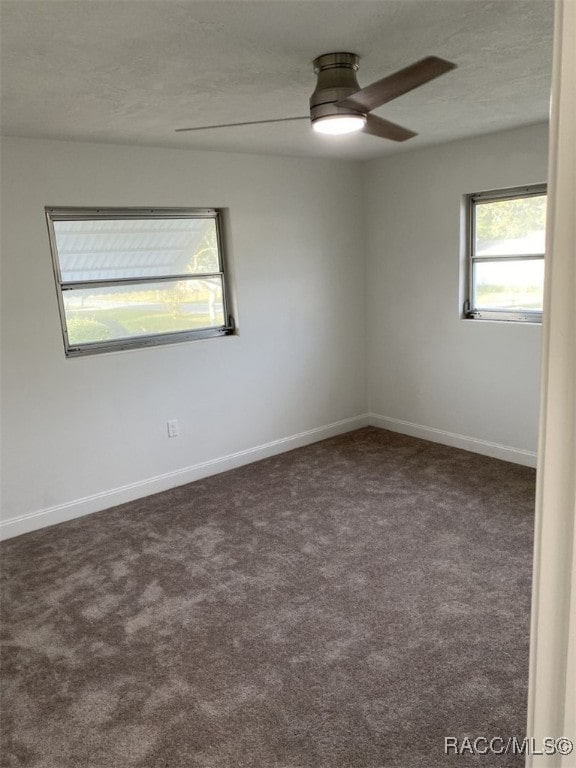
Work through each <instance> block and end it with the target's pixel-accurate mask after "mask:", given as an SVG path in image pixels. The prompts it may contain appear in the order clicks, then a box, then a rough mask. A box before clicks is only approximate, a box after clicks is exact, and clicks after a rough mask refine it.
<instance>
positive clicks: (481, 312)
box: [462, 183, 548, 323]
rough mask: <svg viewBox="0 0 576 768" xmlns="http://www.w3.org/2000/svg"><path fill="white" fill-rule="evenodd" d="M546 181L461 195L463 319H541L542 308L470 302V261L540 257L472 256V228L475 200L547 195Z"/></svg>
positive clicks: (535, 257)
mask: <svg viewBox="0 0 576 768" xmlns="http://www.w3.org/2000/svg"><path fill="white" fill-rule="evenodd" d="M547 194H548V190H547V184H545V183H542V184H530V185H526V186H522V187H512V188H509V189H496V190H490V191H486V192H474V193H472V194H469V195H466V196H465V205H466V272H465V286H466V296H465V300H464V303H463V306H462V316H463V318H464V319H467V320H498V321H505V322H517V323H542V310H529V309H525V310H520V311H518V310H506V309H478V308H476V307H473V306H472V298H473V296H474V288H475V286H474V265H475V264H476V263H480V262H496V263H502V262H503V261H532V260H534V261H540V260H542V261H544V263H546V253H545V252H544V253H542V254H540V253H538V254H516V255H510V256H475V247H476V231H475V215H474V212H475V204H476V203H478V202H480V203H489V202H498V201H500V200H514V199H520V198H527V197H538V196H542V195H547Z"/></svg>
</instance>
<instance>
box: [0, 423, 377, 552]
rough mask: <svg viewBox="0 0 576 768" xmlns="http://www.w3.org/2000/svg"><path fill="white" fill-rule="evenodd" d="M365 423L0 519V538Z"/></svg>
mask: <svg viewBox="0 0 576 768" xmlns="http://www.w3.org/2000/svg"><path fill="white" fill-rule="evenodd" d="M366 426H368V414H362V415H360V416H353V417H352V418H349V419H342V420H341V421H335V422H333V423H332V424H326V425H325V426H323V427H316V428H315V429H308V430H306V431H305V432H298V434H295V435H289V436H288V437H282V438H280V439H279V440H272V441H271V442H269V443H265V444H263V445H257V446H254V447H253V448H246V449H245V450H242V451H237V452H236V453H230V454H228V455H226V456H221V457H219V458H217V459H210V460H208V461H203V462H200V463H199V464H193V465H192V466H190V467H184V468H183V469H178V470H176V471H174V472H166V473H165V474H163V475H157V476H156V477H150V478H147V479H146V480H140V481H138V482H136V483H130V484H128V485H123V486H121V487H119V488H112V489H111V490H109V491H102V492H101V493H95V494H93V495H91V496H85V497H84V498H81V499H75V500H74V501H69V502H66V503H65V504H58V505H57V506H54V507H49V508H47V509H41V510H38V511H36V512H30V513H28V514H26V515H20V516H19V517H13V518H9V519H7V520H2V521H1V522H0V540H2V539H10V538H13V537H14V536H20V535H22V534H23V533H30V532H31V531H36V530H38V529H39V528H45V527H46V526H48V525H56V524H57V523H64V522H66V521H67V520H73V519H74V518H76V517H83V516H84V515H90V514H92V513H93V512H100V511H102V510H103V509H109V508H110V507H115V506H117V505H118V504H124V503H125V502H127V501H133V500H134V499H140V498H142V497H143V496H150V495H152V494H153V493H159V492H160V491H167V490H168V489H170V488H175V487H176V486H178V485H186V483H191V482H193V481H194V480H200V479H201V478H203V477H208V476H209V475H216V474H219V473H220V472H226V471H227V470H229V469H235V468H236V467H241V466H243V465H244V464H250V463H252V462H253V461H260V459H266V458H268V457H269V456H275V455H276V454H278V453H285V452H286V451H291V450H293V449H294V448H301V447H303V446H305V445H310V444H311V443H317V442H319V441H320V440H326V439H327V438H329V437H335V436H336V435H341V434H344V433H345V432H352V431H353V430H355V429H360V428H361V427H366Z"/></svg>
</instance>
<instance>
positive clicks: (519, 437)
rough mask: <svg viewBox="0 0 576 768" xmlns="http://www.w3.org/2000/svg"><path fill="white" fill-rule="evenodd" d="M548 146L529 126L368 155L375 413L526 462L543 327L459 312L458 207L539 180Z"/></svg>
mask: <svg viewBox="0 0 576 768" xmlns="http://www.w3.org/2000/svg"><path fill="white" fill-rule="evenodd" d="M547 148H548V136H547V129H546V127H545V126H530V127H526V128H522V129H518V130H514V131H506V132H503V133H499V134H492V135H488V136H482V137H478V138H474V139H470V140H463V141H458V142H453V143H451V144H445V145H441V146H437V147H431V148H428V149H422V150H418V151H415V152H408V153H402V154H399V155H396V156H394V157H390V158H388V159H382V160H379V161H377V162H372V163H370V164H369V165H366V166H365V170H366V178H365V181H366V187H365V195H366V198H365V199H366V216H367V232H368V243H367V249H368V265H367V280H368V360H369V377H368V378H369V410H370V412H371V414H372V415H371V420H372V422H373V423H374V424H378V425H380V426H383V427H388V428H390V429H397V430H399V431H405V432H408V433H409V434H413V435H416V436H421V437H426V438H428V439H433V440H438V441H440V442H448V443H450V444H453V445H459V446H461V447H469V448H470V449H471V450H477V451H479V452H484V453H489V454H491V455H495V456H499V457H500V458H509V459H510V460H514V461H520V462H523V463H528V464H533V463H534V461H535V455H534V452H535V450H536V443H537V425H538V393H539V365H540V337H541V327H540V326H539V325H532V324H530V325H522V324H518V323H502V322H485V321H478V320H463V319H461V308H462V299H463V294H462V285H461V263H462V260H463V242H462V239H461V225H462V210H461V208H462V200H463V196H464V195H466V194H468V193H472V192H479V191H483V190H491V189H499V188H506V187H515V186H519V185H524V184H532V183H537V182H545V181H546V175H547Z"/></svg>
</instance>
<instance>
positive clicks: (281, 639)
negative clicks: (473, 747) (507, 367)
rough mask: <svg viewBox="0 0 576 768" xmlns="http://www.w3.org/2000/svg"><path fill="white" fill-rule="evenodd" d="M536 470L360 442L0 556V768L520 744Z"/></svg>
mask: <svg viewBox="0 0 576 768" xmlns="http://www.w3.org/2000/svg"><path fill="white" fill-rule="evenodd" d="M533 497H534V471H533V470H531V469H527V468H525V467H520V466H516V465H513V464H508V463H505V462H500V461H497V460H494V459H489V458H484V457H482V456H478V455H475V454H472V453H468V452H465V451H459V450H456V449H453V448H447V447H444V446H441V445H436V444H432V443H427V442H424V441H421V440H415V439H413V438H409V437H404V436H402V435H397V434H393V433H390V432H386V431H383V430H378V429H373V428H367V429H362V430H359V431H357V432H354V433H351V434H348V435H345V436H342V437H338V438H334V439H332V440H327V441H324V442H321V443H317V444H315V445H312V446H309V447H306V448H302V449H299V450H296V451H292V452H291V453H287V454H284V455H281V456H278V457H275V458H271V459H267V460H265V461H261V462H258V463H256V464H252V465H250V466H246V467H243V468H241V469H237V470H234V471H232V472H228V473H226V474H222V475H219V476H215V477H212V478H208V479H206V480H202V481H200V482H197V483H193V484H190V485H187V486H183V487H180V488H177V489H175V490H172V491H168V492H166V493H161V494H158V495H155V496H152V497H149V498H147V499H142V500H140V501H135V502H132V503H129V504H124V505H122V506H120V507H116V508H115V509H113V510H110V511H107V512H102V513H99V514H96V515H92V516H90V517H85V518H82V519H78V520H74V521H72V522H69V523H65V524H63V525H59V526H54V527H52V528H47V529H44V530H42V531H38V532H36V533H31V534H28V535H26V536H22V537H20V538H17V539H13V540H11V541H8V542H6V543H5V544H3V547H2V550H3V557H2V569H3V578H4V582H3V583H4V597H3V601H2V607H3V623H2V626H3V632H4V650H3V667H2V669H3V683H4V705H3V709H2V713H3V716H2V726H3V730H4V742H3V744H4V750H3V762H2V765H3V766H10V768H14V767H15V766H18V767H20V766H34V768H80V767H83V766H94V767H95V768H96V767H97V768H109V767H110V768H130V767H131V766H138V767H141V768H144V767H146V768H148V767H151V766H154V767H158V768H160V767H161V766H162V767H166V768H180V767H182V768H184V767H185V768H196V767H198V768H243V767H246V768H248V767H249V766H250V767H254V768H256V767H257V768H260V767H262V768H352V767H353V768H436V766H456V765H458V766H467V765H468V766H469V765H482V766H486V767H488V766H490V767H491V766H499V767H500V768H508V767H509V766H522V765H523V759H522V758H520V757H516V758H512V757H505V756H501V757H497V756H487V757H465V756H464V757H445V756H444V753H443V749H444V736H447V735H453V736H458V737H463V736H465V735H469V736H487V737H492V736H508V735H517V736H518V737H520V738H522V737H523V735H524V731H525V718H526V701H525V700H526V687H527V667H528V634H529V620H528V613H529V602H530V577H531V568H532V556H531V548H532V541H531V540H532V529H533V511H532V510H533V503H534V498H533Z"/></svg>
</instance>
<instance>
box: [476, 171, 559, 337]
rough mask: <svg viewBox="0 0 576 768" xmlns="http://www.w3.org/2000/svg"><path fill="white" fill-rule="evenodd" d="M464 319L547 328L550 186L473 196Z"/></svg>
mask: <svg viewBox="0 0 576 768" xmlns="http://www.w3.org/2000/svg"><path fill="white" fill-rule="evenodd" d="M467 203H468V259H467V266H468V280H467V283H468V295H467V298H466V301H465V303H464V316H465V317H468V318H477V319H486V320H515V321H520V322H522V321H523V322H541V320H542V302H543V293H544V250H545V241H546V186H545V185H538V186H532V187H523V188H519V189H508V190H498V191H493V192H482V193H479V194H474V195H469V196H468V198H467Z"/></svg>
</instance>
